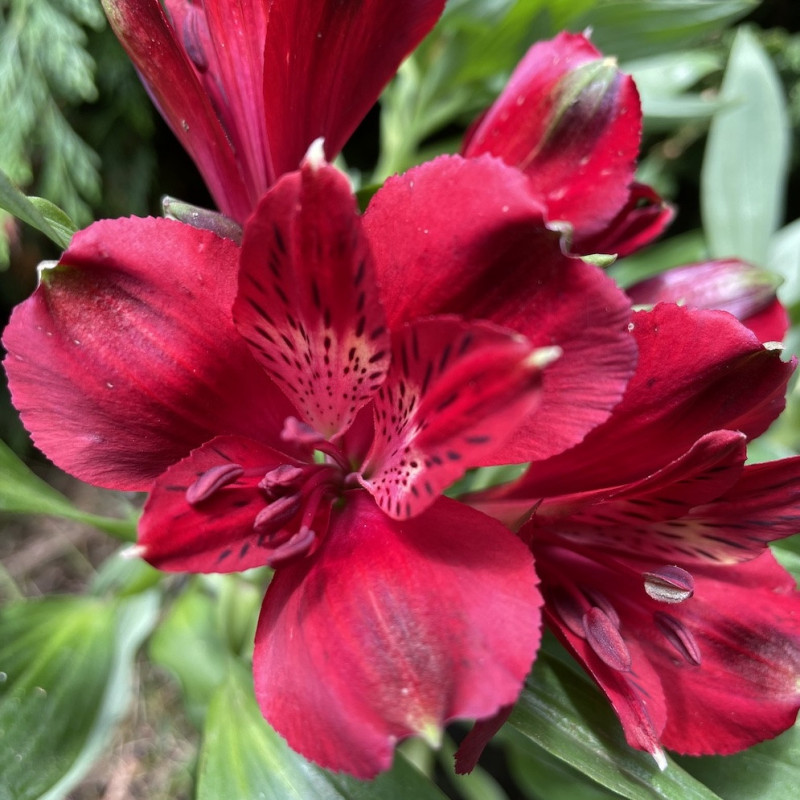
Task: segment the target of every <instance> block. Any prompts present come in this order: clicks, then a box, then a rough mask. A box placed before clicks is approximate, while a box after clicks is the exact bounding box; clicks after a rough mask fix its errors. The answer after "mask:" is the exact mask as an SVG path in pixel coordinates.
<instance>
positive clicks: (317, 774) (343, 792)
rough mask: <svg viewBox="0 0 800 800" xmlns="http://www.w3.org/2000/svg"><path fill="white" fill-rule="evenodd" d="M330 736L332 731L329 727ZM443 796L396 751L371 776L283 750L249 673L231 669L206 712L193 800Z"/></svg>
mask: <svg viewBox="0 0 800 800" xmlns="http://www.w3.org/2000/svg"><path fill="white" fill-rule="evenodd" d="M331 735H332V736H335V735H336V733H335V731H331ZM221 797H224V798H226V800H251V798H256V797H257V798H260V800H305V798H309V797H313V798H315V800H406V799H407V798H410V797H413V798H414V800H443V798H444V795H443V794H442V793H441V792H440V791H439V789H438V788H437V787H436V786H435V785H434V784H433V783H431V782H430V781H429V780H428V779H427V778H425V777H424V776H423V775H422V774H421V773H419V772H417V771H416V769H414V767H412V766H410V765H409V764H408V762H406V761H405V760H404V759H403V758H402V757H401V756H399V755H398V756H396V757H395V764H394V767H393V768H392V769H391V770H390V771H389V772H387V773H385V774H383V775H381V776H380V777H378V778H377V779H376V780H374V781H369V782H362V781H357V780H355V779H354V778H349V777H347V776H344V775H340V774H334V773H331V772H327V771H325V770H322V769H320V768H318V767H316V766H314V765H313V764H310V763H309V762H308V761H306V760H305V759H303V758H302V757H301V756H299V755H297V754H296V753H294V752H293V751H292V750H290V749H289V747H288V745H287V744H286V742H285V741H284V740H283V739H282V738H281V737H280V736H278V734H277V733H275V732H274V731H273V730H272V729H271V728H270V727H269V726H268V725H267V723H266V722H265V721H264V719H263V717H262V716H261V712H260V711H259V710H258V706H257V705H256V701H255V697H254V695H253V689H252V686H251V678H250V676H249V674H248V673H247V672H245V670H244V669H235V670H232V671H231V672H230V674H229V678H228V680H227V681H226V682H225V684H224V685H222V686H221V687H220V689H219V691H218V693H217V694H216V695H215V696H214V698H213V700H212V702H211V706H210V708H209V711H208V718H207V720H206V727H205V733H204V741H203V746H202V750H201V753H200V772H199V778H198V785H197V800H219V798H221Z"/></svg>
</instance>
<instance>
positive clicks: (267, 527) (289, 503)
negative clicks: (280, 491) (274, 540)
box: [253, 494, 300, 533]
mask: <svg viewBox="0 0 800 800" xmlns="http://www.w3.org/2000/svg"><path fill="white" fill-rule="evenodd" d="M299 510H300V495H297V494H289V495H286V497H279V498H278V499H277V500H273V501H272V502H271V503H270V504H269V505H268V506H266V508H262V509H261V511H259V512H258V514H256V518H255V521H254V522H253V530H254V531H255V532H256V533H270V532H272V531H275V530H277V529H278V528H279V527H280V526H281V525H283V524H284V523H286V522H288V521H289V520H290V519H291V518H292V517H293V516H294V515H295V514H296V513H297V512H298V511H299Z"/></svg>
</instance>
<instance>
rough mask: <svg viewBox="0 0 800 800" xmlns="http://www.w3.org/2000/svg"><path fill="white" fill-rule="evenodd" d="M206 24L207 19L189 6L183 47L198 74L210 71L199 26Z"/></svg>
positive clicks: (184, 23) (185, 20)
mask: <svg viewBox="0 0 800 800" xmlns="http://www.w3.org/2000/svg"><path fill="white" fill-rule="evenodd" d="M204 23H205V18H204V17H202V16H201V14H200V12H199V11H197V10H195V9H194V7H193V6H192V5H191V4H189V10H188V13H187V14H186V17H185V19H184V21H183V46H184V49H185V50H186V55H187V56H189V58H190V59H191V61H192V63H193V64H194V65H195V67H197V71H198V72H205V71H206V70H207V69H208V58H207V56H206V53H205V50H204V49H203V44H202V42H201V40H200V35H199V32H198V26H199V25H203V24H204Z"/></svg>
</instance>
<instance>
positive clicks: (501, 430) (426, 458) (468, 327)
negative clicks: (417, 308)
mask: <svg viewBox="0 0 800 800" xmlns="http://www.w3.org/2000/svg"><path fill="white" fill-rule="evenodd" d="M392 345H393V349H392V363H393V369H392V370H391V371H390V373H389V376H388V378H387V381H386V383H385V384H384V385H383V386H381V387H380V388H379V389H378V393H377V396H376V397H375V401H374V406H375V440H374V442H373V445H372V450H371V451H370V454H369V456H368V458H367V461H366V464H365V465H364V467H363V469H362V477H361V478H360V481H361V483H362V485H363V486H364V487H365V488H367V489H368V490H369V492H370V493H371V494H372V495H373V496H374V497H375V500H376V502H377V503H378V505H380V507H381V508H382V509H383V510H384V511H385V512H386V513H387V514H389V516H391V517H394V518H395V519H403V518H405V517H410V516H413V515H415V514H418V513H419V512H420V511H422V510H423V509H424V508H427V507H428V506H429V505H431V503H433V502H434V501H435V500H436V498H437V497H438V496H439V494H441V492H442V491H444V489H446V488H447V487H448V486H449V485H450V484H451V483H453V482H454V481H455V480H456V479H457V478H460V477H461V476H462V475H463V474H464V472H465V471H466V470H467V469H468V468H470V467H475V466H479V465H480V464H481V463H482V462H483V461H484V460H485V459H486V457H487V456H488V455H489V454H491V453H493V452H494V451H496V450H497V448H498V447H499V446H500V445H502V443H503V442H504V441H505V440H506V439H507V438H508V437H509V436H510V435H511V434H512V433H513V432H514V431H515V430H516V429H517V428H518V427H519V424H520V420H524V419H526V418H527V417H528V416H529V415H530V413H531V411H532V410H533V409H534V408H535V407H536V405H538V403H539V401H540V399H541V395H542V391H541V384H542V370H543V369H544V368H545V367H546V366H547V364H548V363H550V362H551V361H553V360H554V359H556V358H558V355H559V353H558V351H557V350H556V351H552V350H544V349H543V350H536V349H534V348H532V347H531V345H530V342H528V341H527V340H526V339H525V338H524V337H522V336H519V335H515V334H513V333H511V332H510V331H506V330H504V329H502V328H497V327H495V326H494V325H489V324H488V323H483V324H477V323H472V324H470V323H465V322H463V321H462V320H459V319H458V318H456V317H434V318H430V319H427V320H424V321H419V322H416V323H413V324H410V325H408V326H405V327H404V328H402V329H401V330H400V331H398V332H396V333H395V335H394V336H393V341H392Z"/></svg>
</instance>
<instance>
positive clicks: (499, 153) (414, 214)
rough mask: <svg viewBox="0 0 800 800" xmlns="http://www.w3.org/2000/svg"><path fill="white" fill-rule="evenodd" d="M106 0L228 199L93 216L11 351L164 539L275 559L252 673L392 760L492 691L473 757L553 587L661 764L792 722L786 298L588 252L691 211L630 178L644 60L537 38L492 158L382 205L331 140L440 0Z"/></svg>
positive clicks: (635, 243)
mask: <svg viewBox="0 0 800 800" xmlns="http://www.w3.org/2000/svg"><path fill="white" fill-rule="evenodd" d="M105 4H106V8H107V12H108V15H109V19H110V21H111V23H112V26H113V27H114V29H115V31H116V32H117V35H118V36H119V38H120V40H121V41H122V43H123V45H124V46H125V47H126V49H127V50H128V52H129V54H130V56H131V58H132V59H133V61H134V63H135V65H136V67H137V69H138V70H139V72H140V74H141V75H142V78H143V80H144V82H145V84H146V85H147V87H148V89H149V91H150V94H151V96H152V97H153V99H154V101H155V102H156V104H157V105H158V107H159V109H160V110H161V112H162V113H163V115H164V116H165V118H166V119H167V120H168V122H169V123H170V125H171V126H172V128H173V130H174V131H175V133H176V135H177V136H178V138H179V139H180V140H181V142H182V143H183V144H184V146H185V147H186V149H187V150H188V151H189V153H190V154H191V155H192V157H193V158H194V160H195V162H196V164H197V166H198V168H199V169H200V171H201V172H202V174H203V176H204V178H205V180H206V182H207V184H208V187H209V189H210V191H211V192H212V194H213V196H214V199H215V202H216V203H217V204H218V207H219V210H220V212H221V213H222V215H224V217H223V216H218V215H215V214H207V215H205V216H203V217H202V227H198V226H197V224H194V225H191V224H188V223H186V222H181V221H176V220H168V219H136V218H130V219H117V220H105V221H101V222H98V223H95V224H94V225H91V226H90V227H89V228H87V229H86V230H83V231H81V232H79V233H77V234H76V235H75V237H74V239H73V242H72V244H71V245H70V247H69V248H68V250H67V251H66V252H65V253H64V254H63V256H62V258H61V259H60V261H59V262H58V263H57V264H49V265H46V266H45V267H44V268H43V269H42V274H41V283H40V286H39V288H38V289H37V290H36V292H35V293H34V295H33V296H32V297H31V298H30V299H28V300H27V301H26V302H24V303H22V304H21V305H20V306H19V307H18V308H17V309H16V310H15V312H14V315H13V318H12V320H11V323H10V324H9V326H8V328H7V330H6V332H5V335H4V344H5V346H6V348H7V351H8V356H7V358H6V361H5V367H6V370H7V373H8V378H9V383H10V386H11V390H12V393H13V398H14V402H15V404H16V406H17V408H18V409H19V411H20V414H21V416H22V419H23V421H24V423H25V425H26V426H27V427H28V429H29V430H30V431H31V433H32V435H33V437H34V440H35V442H36V443H37V445H38V446H39V447H40V448H41V450H42V451H43V452H44V453H46V454H47V455H48V456H49V457H50V458H52V460H53V461H54V462H55V463H56V464H58V465H59V466H61V467H63V468H64V469H65V470H67V471H69V472H71V473H72V474H73V475H76V476H78V477H79V478H82V479H83V480H86V481H88V482H91V483H94V484H97V485H100V486H105V487H109V488H112V489H122V490H129V491H130V490H135V491H148V492H149V498H148V500H147V503H146V505H145V508H144V513H143V516H142V520H141V526H140V537H139V542H138V545H137V549H136V552H137V553H138V555H140V556H141V557H142V558H145V559H146V560H147V561H149V562H150V563H152V564H154V565H155V566H157V567H159V568H161V569H165V570H174V571H188V572H230V571H236V570H244V569H248V568H252V567H258V566H264V565H269V566H271V567H272V568H274V577H273V579H272V581H271V583H270V586H269V589H268V590H267V594H266V597H265V600H264V604H263V608H262V612H261V618H260V620H259V623H258V629H257V634H256V641H255V651H254V658H253V671H254V676H255V690H256V696H257V698H258V701H259V704H260V706H261V708H262V710H263V713H264V715H265V717H266V719H267V720H268V721H269V722H270V723H271V724H272V725H273V726H274V727H275V729H276V730H277V731H278V732H279V733H281V734H282V735H283V736H285V737H286V739H287V740H288V742H289V744H290V745H291V746H292V747H293V748H295V749H296V750H297V751H299V752H300V753H302V754H303V755H305V756H307V757H308V758H310V759H312V760H314V761H316V762H317V763H319V764H321V765H323V766H325V767H329V768H332V769H336V770H344V771H347V772H350V773H352V774H354V775H356V776H359V777H371V776H374V775H375V774H376V773H378V772H379V771H381V770H384V769H386V768H387V767H388V766H389V765H390V763H391V760H392V757H393V749H394V745H395V744H396V743H397V742H398V741H399V740H401V739H403V738H406V737H408V736H414V735H421V736H424V737H426V738H428V739H429V740H432V741H436V740H437V737H438V736H439V735H440V732H441V729H442V727H443V726H444V725H445V724H447V723H448V722H449V721H450V720H453V719H457V718H469V719H478V720H482V721H481V722H479V723H478V725H477V726H476V728H475V729H474V730H473V732H472V734H470V736H469V738H468V740H467V741H466V742H465V743H464V745H463V747H462V750H461V753H460V757H459V768H461V769H469V768H470V767H471V765H472V764H473V763H474V760H475V759H476V758H477V756H478V754H479V752H480V749H481V747H482V745H483V744H484V743H485V741H486V740H487V739H488V737H490V736H491V735H492V733H493V732H494V731H495V730H496V728H497V727H498V726H499V724H501V723H502V720H503V719H504V718H505V716H506V715H507V713H508V710H509V709H510V708H511V706H512V705H513V703H514V701H515V699H516V698H517V696H518V694H519V692H520V690H521V688H522V686H523V682H524V680H525V677H526V675H527V673H528V671H529V670H530V667H531V665H532V663H533V661H534V658H535V655H536V651H537V647H538V644H539V639H540V627H541V623H542V620H544V622H545V623H546V624H547V625H548V626H549V627H550V628H551V629H552V630H553V631H554V632H555V633H556V635H557V636H558V637H559V638H560V639H561V641H562V642H563V643H564V644H565V645H566V647H567V648H568V649H569V650H570V651H571V652H572V653H573V654H574V656H575V657H576V658H577V659H578V660H579V661H580V662H581V664H583V666H584V667H585V668H586V669H587V671H588V672H589V673H590V674H591V676H592V677H593V678H594V679H595V680H596V681H597V683H598V684H599V685H600V687H601V688H602V689H603V691H604V692H605V693H606V694H607V696H608V697H609V699H610V701H611V703H612V704H613V706H614V708H615V709H616V711H617V713H618V715H619V717H620V719H621V721H622V724H623V726H624V729H625V733H626V736H627V738H628V741H629V742H630V743H631V745H633V746H634V747H637V748H640V749H643V750H646V751H648V752H650V753H652V754H653V756H654V757H655V758H656V760H657V761H658V762H659V763H661V764H665V763H666V762H665V761H664V756H663V751H662V749H661V748H662V746H665V747H667V748H672V749H675V750H677V751H680V752H684V753H693V754H700V753H729V752H732V751H735V750H738V749H741V748H744V747H747V746H748V745H750V744H752V743H754V742H757V741H760V740H762V739H765V738H768V737H771V736H774V735H775V734H777V733H778V732H780V731H782V730H784V729H785V728H787V727H788V726H790V725H791V724H792V723H793V721H794V719H795V715H796V712H797V710H798V707H800V682H799V680H798V679H799V678H800V600H798V596H797V594H796V592H795V588H794V583H793V581H792V580H791V578H790V576H789V575H788V573H786V572H785V571H784V570H783V569H782V568H781V567H780V566H778V564H777V563H776V561H775V560H774V558H773V557H772V555H771V554H770V552H769V549H768V548H767V543H768V542H769V541H770V540H774V539H777V538H780V537H784V536H787V535H789V534H792V533H795V532H796V531H797V530H798V529H800V505H799V504H798V501H799V500H800V497H798V495H800V459H795V458H792V459H786V460H783V461H778V462H774V463H768V464H760V465H747V466H745V463H744V462H745V457H746V453H745V448H746V444H747V441H748V440H749V439H751V438H753V437H755V436H758V435H759V434H760V433H762V432H763V431H764V430H765V429H766V427H767V426H768V425H769V424H770V423H771V422H772V421H773V420H774V419H775V417H776V416H777V415H778V413H779V412H780V411H781V409H782V407H783V403H784V393H785V389H786V384H787V381H788V379H789V377H790V375H791V373H792V370H793V368H794V362H786V361H783V360H781V357H780V349H779V348H778V347H776V346H774V345H770V344H769V343H767V344H766V345H765V344H763V343H762V342H764V341H767V342H770V341H772V340H779V339H781V338H782V336H783V333H784V330H785V325H786V320H785V315H782V309H780V306H779V305H777V304H776V303H775V301H774V295H771V294H769V293H767V294H766V295H763V296H762V295H759V296H758V298H756V299H753V300H752V302H747V303H745V304H744V305H743V306H741V307H740V306H737V307H736V308H734V309H732V310H733V311H734V312H735V313H738V316H739V317H746V316H753V317H754V318H757V319H758V320H759V327H758V328H757V329H756V330H757V333H758V335H756V333H754V332H753V331H752V330H750V329H749V328H748V327H746V326H745V325H744V324H742V323H741V322H740V321H739V320H737V318H736V317H735V316H734V315H732V314H731V313H729V312H728V311H721V310H708V309H706V310H702V309H698V308H692V307H689V305H686V304H684V305H678V304H676V303H672V302H669V300H670V299H672V300H674V299H677V298H679V297H680V298H686V297H687V296H688V297H689V299H690V300H691V299H692V298H693V297H695V295H694V294H693V293H692V291H687V288H686V286H687V285H688V286H690V287H698V286H702V285H710V282H709V281H706V284H703V281H702V280H698V279H697V278H695V277H689V278H687V279H685V280H684V283H683V284H682V283H681V280H680V275H679V277H678V278H677V279H675V280H673V281H672V282H670V281H669V280H663V279H662V280H660V281H659V282H657V283H655V284H653V283H650V284H647V285H643V286H640V287H637V288H636V289H634V290H632V292H631V296H630V297H629V296H627V295H626V294H624V293H623V292H622V291H621V290H620V289H619V288H618V287H617V286H616V285H615V283H614V282H613V281H612V280H611V279H610V278H609V277H608V276H607V275H606V274H604V273H603V271H602V270H601V269H600V268H599V267H597V266H595V265H593V264H591V263H588V261H586V260H584V259H582V258H581V257H580V256H581V255H586V254H591V253H597V252H602V253H619V254H626V253H629V252H631V251H632V250H634V249H636V248H639V247H641V246H642V245H644V244H646V243H647V242H649V241H651V240H652V239H653V238H654V237H655V236H657V235H658V234H659V233H660V232H661V231H662V230H663V228H664V227H665V226H666V225H667V224H668V222H669V220H670V217H671V210H670V209H669V208H668V207H667V206H666V205H665V204H664V203H662V202H661V200H660V199H659V198H658V196H657V195H656V194H655V193H654V192H653V191H652V189H650V188H649V187H646V186H643V185H640V184H637V183H636V182H635V180H634V169H635V162H636V158H637V153H638V148H639V142H640V135H641V111H640V107H639V101H638V97H637V92H636V89H635V87H634V85H633V82H632V80H631V79H630V78H629V77H628V76H626V75H624V74H622V73H621V72H620V71H619V69H618V68H617V67H616V65H615V63H614V62H613V61H612V60H609V59H605V58H603V57H602V56H601V54H600V53H598V52H597V50H596V49H595V48H594V47H593V46H592V44H591V43H590V42H589V41H588V40H587V39H586V38H585V37H584V36H581V35H572V34H562V35H561V36H559V37H557V38H556V39H554V40H553V41H549V42H542V43H539V44H537V45H535V46H534V47H533V48H532V49H531V50H530V51H529V53H528V54H527V56H526V57H525V58H524V60H523V61H522V62H521V64H520V65H519V67H518V69H517V70H516V72H515V73H514V75H513V76H512V78H511V80H510V81H509V83H508V85H507V87H506V89H505V91H504V92H503V93H502V95H501V96H500V97H499V99H498V100H497V102H496V103H495V104H494V105H493V106H492V107H491V108H490V109H489V110H488V111H487V112H486V113H485V114H484V115H483V116H482V117H481V119H480V120H479V121H478V122H477V123H476V124H475V125H474V126H473V128H472V129H471V130H470V132H469V135H468V137H467V139H466V141H465V142H464V145H463V148H462V151H461V153H460V154H459V155H453V156H446V157H440V158H437V159H435V160H433V161H431V162H429V163H425V164H422V165H421V166H418V167H416V168H414V169H412V170H410V171H409V172H407V173H406V174H404V175H400V176H395V177H392V178H390V179H389V180H388V181H387V182H386V183H385V185H384V186H383V187H382V188H381V189H380V190H379V191H378V192H377V194H375V196H374V197H373V199H372V200H371V202H370V204H369V207H368V208H367V210H366V212H365V213H364V214H363V215H360V214H359V213H358V211H357V205H356V202H355V199H354V196H353V194H352V191H351V189H350V186H349V183H348V181H347V179H346V177H345V176H344V175H343V174H342V173H340V172H339V171H337V170H336V169H335V168H333V167H332V166H330V165H329V164H328V163H327V161H326V158H327V159H332V158H333V157H334V156H335V155H336V154H337V152H338V151H339V150H340V148H341V147H342V146H343V144H344V142H345V141H346V139H347V138H348V137H349V135H350V134H351V133H352V131H353V130H354V129H355V127H356V126H357V125H358V123H359V122H360V120H361V119H362V117H363V116H364V114H365V113H366V112H367V110H368V109H369V107H370V106H371V105H372V104H373V103H374V102H375V100H376V98H377V96H378V94H379V92H380V90H381V88H382V86H383V85H384V84H385V83H386V82H387V81H388V80H389V79H390V78H391V76H392V75H393V74H394V72H395V70H396V69H397V66H398V64H399V63H400V60H401V59H402V58H403V57H404V56H405V55H406V54H407V53H408V52H410V51H411V50H412V49H413V48H414V47H415V46H416V44H417V43H418V42H419V41H420V40H421V38H422V37H423V36H424V35H425V34H426V32H427V31H428V30H429V29H430V28H431V27H432V26H433V24H434V23H435V21H436V20H437V18H438V16H439V15H440V13H441V11H442V6H443V0H407V2H404V3H386V2H384V1H383V0H361V2H358V3H342V2H332V1H331V0H306V2H303V3H298V2H291V1H289V0H240V2H236V3H233V2H224V3H223V2H214V1H213V0H204V1H203V2H200V1H199V0H195V2H191V1H190V0H166V1H165V3H164V7H165V8H162V5H161V3H160V2H159V0H113V1H112V0H106V3H105ZM722 266H724V265H722ZM722 266H721V265H705V266H703V265H701V266H699V267H694V268H693V269H694V270H695V271H697V270H699V271H700V274H701V275H702V276H709V275H710V276H713V275H714V274H715V272H714V271H715V270H718V269H720V268H722ZM731 268H732V269H736V268H738V267H737V266H736V265H733V267H731ZM683 274H684V275H685V273H683ZM726 274H731V273H730V272H728V273H726ZM700 294H702V292H700ZM632 298H633V300H635V301H636V302H639V303H642V302H644V303H648V304H650V305H652V308H650V310H638V311H633V310H632V307H631V304H632ZM661 301H667V302H661ZM702 301H703V297H701V296H699V297H698V298H697V304H702ZM712 302H713V301H712ZM690 305H691V303H690ZM756 312H758V313H756ZM514 463H528V464H529V467H528V468H527V470H526V471H525V472H524V474H523V475H522V477H521V478H519V479H518V480H516V481H515V482H513V483H512V484H510V485H505V486H501V487H495V488H493V489H491V490H487V491H485V492H482V493H480V494H475V495H471V496H465V497H461V498H459V499H451V498H449V497H445V496H444V495H443V492H444V490H445V489H446V488H448V487H449V486H450V485H451V484H453V482H454V481H456V480H457V479H458V478H460V477H461V476H463V475H464V473H465V471H466V470H468V469H472V468H475V467H484V466H491V465H499V464H514Z"/></svg>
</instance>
